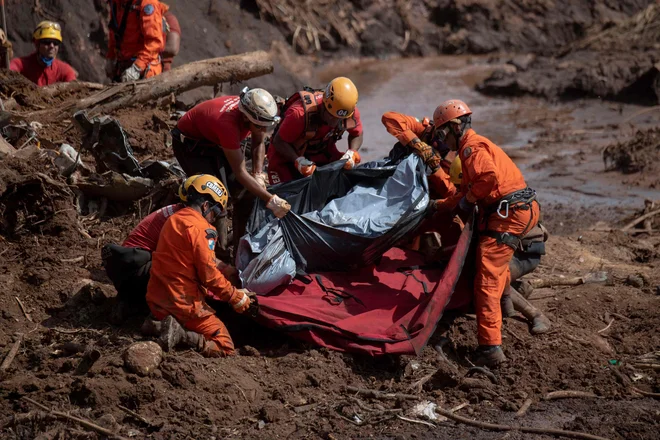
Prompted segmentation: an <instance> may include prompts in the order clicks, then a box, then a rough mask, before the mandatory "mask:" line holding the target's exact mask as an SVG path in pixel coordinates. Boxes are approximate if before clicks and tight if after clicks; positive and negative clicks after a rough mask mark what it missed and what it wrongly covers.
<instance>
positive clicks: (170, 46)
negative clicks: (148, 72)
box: [160, 3, 181, 72]
mask: <svg viewBox="0 0 660 440" xmlns="http://www.w3.org/2000/svg"><path fill="white" fill-rule="evenodd" d="M160 6H161V10H162V13H163V38H164V41H165V47H164V48H163V51H162V52H161V54H160V57H161V60H162V64H163V72H167V71H168V70H172V63H173V62H174V57H175V56H177V55H178V54H179V48H180V47H181V26H180V25H179V20H178V19H177V18H176V16H175V15H174V13H172V11H171V10H170V7H169V6H168V5H166V4H165V3H161V4H160Z"/></svg>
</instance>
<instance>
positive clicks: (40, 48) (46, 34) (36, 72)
mask: <svg viewBox="0 0 660 440" xmlns="http://www.w3.org/2000/svg"><path fill="white" fill-rule="evenodd" d="M32 40H33V42H34V47H35V49H36V50H35V51H34V52H33V53H31V54H30V55H27V56H24V57H20V58H14V59H13V60H11V63H10V65H9V69H10V70H13V71H14V72H19V73H20V74H21V75H23V76H24V77H26V78H27V79H29V80H30V81H32V82H33V83H35V84H36V85H38V86H40V87H41V86H48V85H51V84H55V83H58V82H70V81H75V80H76V78H78V73H77V72H76V71H75V70H74V69H73V67H71V66H70V65H69V64H67V63H65V62H64V61H60V60H58V59H57V54H58V53H59V51H60V46H61V45H62V28H61V27H60V25H59V23H55V22H52V21H42V22H41V23H39V24H38V25H37V27H36V29H35V30H34V32H33V33H32ZM2 67H4V66H2Z"/></svg>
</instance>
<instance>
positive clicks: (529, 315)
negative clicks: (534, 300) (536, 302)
mask: <svg viewBox="0 0 660 440" xmlns="http://www.w3.org/2000/svg"><path fill="white" fill-rule="evenodd" d="M507 294H508V296H509V298H511V302H512V303H513V307H514V308H515V309H516V311H518V312H520V313H521V314H522V315H523V316H524V317H525V319H527V321H529V322H530V325H531V329H530V332H531V333H532V334H533V335H540V334H543V333H547V332H548V331H550V326H551V324H550V320H549V319H548V318H547V317H546V316H545V315H544V314H543V313H542V312H541V311H540V310H539V309H537V308H536V307H534V306H533V305H532V304H530V302H529V301H527V300H526V299H525V298H524V297H523V296H522V295H521V294H520V293H519V292H518V291H517V290H516V289H514V288H513V287H509V288H508V289H507Z"/></svg>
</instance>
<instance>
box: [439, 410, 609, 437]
mask: <svg viewBox="0 0 660 440" xmlns="http://www.w3.org/2000/svg"><path fill="white" fill-rule="evenodd" d="M435 412H437V413H438V414H440V415H442V416H445V417H447V418H448V419H451V420H453V421H455V422H459V423H463V424H465V425H469V426H475V427H477V428H481V429H487V430H489V431H520V432H527V433H530V434H545V435H555V436H559V437H569V438H577V439H585V440H607V439H606V438H604V437H599V436H597V435H591V434H585V433H582V432H576V431H564V430H563V429H552V428H532V427H527V426H509V425H496V424H494V423H486V422H480V421H478V420H472V419H468V418H466V417H461V416H459V415H456V414H454V413H453V412H451V411H447V410H444V409H442V408H436V409H435Z"/></svg>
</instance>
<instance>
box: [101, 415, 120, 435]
mask: <svg viewBox="0 0 660 440" xmlns="http://www.w3.org/2000/svg"><path fill="white" fill-rule="evenodd" d="M96 423H97V424H98V425H99V426H101V427H102V428H105V429H109V430H110V431H113V432H117V428H118V427H119V424H118V423H117V420H115V418H114V417H113V415H112V414H103V415H102V416H101V417H99V419H98V420H97V421H96Z"/></svg>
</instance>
